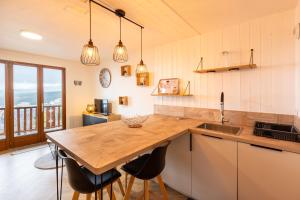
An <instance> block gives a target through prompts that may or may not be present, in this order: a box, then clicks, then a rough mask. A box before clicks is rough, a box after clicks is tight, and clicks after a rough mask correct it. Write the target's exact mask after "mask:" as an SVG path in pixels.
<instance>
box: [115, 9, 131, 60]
mask: <svg viewBox="0 0 300 200" xmlns="http://www.w3.org/2000/svg"><path fill="white" fill-rule="evenodd" d="M115 13H116V15H117V16H118V17H119V18H120V40H119V43H118V44H117V45H116V47H115V50H114V54H113V60H114V61H115V62H118V63H123V62H127V61H128V53H127V48H126V46H125V45H123V42H122V17H124V16H125V11H124V10H121V9H117V10H116V12H115Z"/></svg>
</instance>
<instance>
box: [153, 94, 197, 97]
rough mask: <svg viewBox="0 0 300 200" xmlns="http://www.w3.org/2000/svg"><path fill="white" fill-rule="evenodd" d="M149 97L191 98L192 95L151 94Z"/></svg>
mask: <svg viewBox="0 0 300 200" xmlns="http://www.w3.org/2000/svg"><path fill="white" fill-rule="evenodd" d="M151 96H157V97H191V96H193V95H192V94H151Z"/></svg>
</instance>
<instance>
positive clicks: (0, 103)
mask: <svg viewBox="0 0 300 200" xmlns="http://www.w3.org/2000/svg"><path fill="white" fill-rule="evenodd" d="M4 111H5V65H4V64H3V63H0V140H2V139H5V134H4V122H5V115H4Z"/></svg>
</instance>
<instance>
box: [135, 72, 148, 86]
mask: <svg viewBox="0 0 300 200" xmlns="http://www.w3.org/2000/svg"><path fill="white" fill-rule="evenodd" d="M149 82H150V81H149V72H144V73H138V74H136V85H137V86H149Z"/></svg>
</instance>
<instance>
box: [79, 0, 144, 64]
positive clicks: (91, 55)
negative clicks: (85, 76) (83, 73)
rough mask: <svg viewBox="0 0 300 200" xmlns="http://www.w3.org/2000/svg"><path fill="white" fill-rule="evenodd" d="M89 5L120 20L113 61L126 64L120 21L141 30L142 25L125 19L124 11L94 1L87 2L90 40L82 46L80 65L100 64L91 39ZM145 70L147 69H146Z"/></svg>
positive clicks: (125, 50) (96, 50)
mask: <svg viewBox="0 0 300 200" xmlns="http://www.w3.org/2000/svg"><path fill="white" fill-rule="evenodd" d="M91 3H94V4H96V5H98V6H100V7H102V8H104V9H105V10H107V11H109V12H112V13H114V14H115V15H117V16H118V17H119V18H120V40H119V43H118V44H117V45H116V47H115V50H114V53H113V60H114V61H116V62H126V61H127V60H128V53H127V49H126V47H125V46H124V45H123V43H122V40H121V19H122V18H123V19H125V20H127V21H129V22H130V23H132V24H134V25H136V26H138V27H140V28H141V30H142V29H143V28H144V27H143V26H142V25H140V24H138V23H137V22H135V21H133V20H131V19H129V18H127V17H125V11H124V10H121V9H116V10H112V9H111V8H109V7H107V6H105V5H103V4H101V3H99V2H98V1H96V0H89V8H90V40H89V42H88V44H86V45H84V47H83V50H82V54H81V58H80V60H81V63H82V64H84V65H90V66H93V65H99V64H100V56H99V52H98V48H97V47H96V46H94V44H93V42H92V39H91V32H92V31H91V30H92V28H91V26H92V25H91V21H92V17H91V16H92V13H91ZM141 64H142V65H141V66H144V67H145V65H144V64H143V62H142V60H141ZM146 69H147V68H146Z"/></svg>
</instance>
